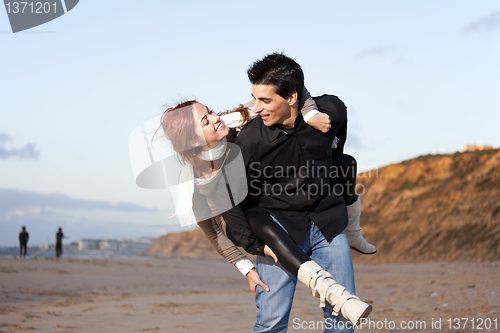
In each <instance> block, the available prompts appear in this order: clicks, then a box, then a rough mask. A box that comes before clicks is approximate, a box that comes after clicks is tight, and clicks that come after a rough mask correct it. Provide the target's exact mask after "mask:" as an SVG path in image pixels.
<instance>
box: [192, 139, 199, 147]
mask: <svg viewBox="0 0 500 333" xmlns="http://www.w3.org/2000/svg"><path fill="white" fill-rule="evenodd" d="M199 146H200V142H198V141H194V142H193V143H191V147H192V148H196V147H199Z"/></svg>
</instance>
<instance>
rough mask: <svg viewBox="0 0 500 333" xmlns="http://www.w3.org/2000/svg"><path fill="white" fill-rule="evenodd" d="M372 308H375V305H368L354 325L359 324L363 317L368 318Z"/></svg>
mask: <svg viewBox="0 0 500 333" xmlns="http://www.w3.org/2000/svg"><path fill="white" fill-rule="evenodd" d="M372 310H373V307H372V306H371V305H368V307H367V308H366V309H365V311H363V313H362V314H361V316H359V318H358V320H357V321H356V323H355V324H354V325H358V324H359V321H360V320H361V319H363V318H367V317H368V316H369V315H370V313H372Z"/></svg>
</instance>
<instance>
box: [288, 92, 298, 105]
mask: <svg viewBox="0 0 500 333" xmlns="http://www.w3.org/2000/svg"><path fill="white" fill-rule="evenodd" d="M298 100H299V93H298V92H296V91H294V92H293V93H292V94H291V95H290V96H289V97H288V98H287V100H286V101H287V102H288V105H290V106H292V105H294V104H295V103H297V102H298Z"/></svg>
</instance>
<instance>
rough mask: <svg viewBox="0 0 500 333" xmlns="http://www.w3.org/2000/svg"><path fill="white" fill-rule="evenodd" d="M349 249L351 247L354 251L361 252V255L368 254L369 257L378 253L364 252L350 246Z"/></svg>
mask: <svg viewBox="0 0 500 333" xmlns="http://www.w3.org/2000/svg"><path fill="white" fill-rule="evenodd" d="M349 247H350V248H351V249H353V250H354V251H356V252H359V253H361V254H368V255H370V254H375V253H377V250H375V252H363V251H360V250H358V249H357V248H355V247H352V246H349Z"/></svg>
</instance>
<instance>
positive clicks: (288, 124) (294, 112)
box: [277, 103, 299, 128]
mask: <svg viewBox="0 0 500 333" xmlns="http://www.w3.org/2000/svg"><path fill="white" fill-rule="evenodd" d="M298 114H299V110H298V109H297V103H295V104H294V105H293V106H292V107H291V109H290V117H289V118H287V119H285V120H284V121H283V122H282V123H281V124H277V125H279V126H281V127H283V128H293V127H294V125H295V119H297V116H298Z"/></svg>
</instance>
